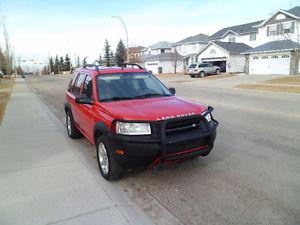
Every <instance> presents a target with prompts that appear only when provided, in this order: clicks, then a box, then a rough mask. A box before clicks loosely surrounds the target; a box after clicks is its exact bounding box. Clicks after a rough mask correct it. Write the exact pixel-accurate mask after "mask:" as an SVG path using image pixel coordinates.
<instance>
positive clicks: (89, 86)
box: [82, 75, 93, 100]
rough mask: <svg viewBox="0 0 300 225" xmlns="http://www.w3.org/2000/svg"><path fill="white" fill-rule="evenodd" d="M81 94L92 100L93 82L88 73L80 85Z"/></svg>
mask: <svg viewBox="0 0 300 225" xmlns="http://www.w3.org/2000/svg"><path fill="white" fill-rule="evenodd" d="M82 96H85V97H87V98H88V99H92V100H93V82H92V77H91V76H90V75H87V76H86V78H85V80H84V83H83V87H82Z"/></svg>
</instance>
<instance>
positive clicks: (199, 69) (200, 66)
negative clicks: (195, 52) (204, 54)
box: [188, 63, 220, 77]
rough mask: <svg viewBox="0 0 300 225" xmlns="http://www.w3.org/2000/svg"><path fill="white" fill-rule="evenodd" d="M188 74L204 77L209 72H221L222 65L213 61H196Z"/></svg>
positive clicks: (189, 68)
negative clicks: (213, 63) (219, 65)
mask: <svg viewBox="0 0 300 225" xmlns="http://www.w3.org/2000/svg"><path fill="white" fill-rule="evenodd" d="M188 74H189V75H190V76H191V77H204V76H206V75H208V74H220V67H218V66H214V65H212V64H211V63H196V64H191V65H190V66H189V67H188Z"/></svg>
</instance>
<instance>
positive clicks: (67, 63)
mask: <svg viewBox="0 0 300 225" xmlns="http://www.w3.org/2000/svg"><path fill="white" fill-rule="evenodd" d="M64 70H65V71H70V70H71V59H70V57H69V55H68V54H66V57H65V68H64Z"/></svg>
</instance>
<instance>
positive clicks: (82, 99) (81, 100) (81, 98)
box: [75, 96, 93, 105]
mask: <svg viewBox="0 0 300 225" xmlns="http://www.w3.org/2000/svg"><path fill="white" fill-rule="evenodd" d="M75 102H76V103H77V104H88V105H93V100H92V99H89V98H87V97H85V96H76V97H75Z"/></svg>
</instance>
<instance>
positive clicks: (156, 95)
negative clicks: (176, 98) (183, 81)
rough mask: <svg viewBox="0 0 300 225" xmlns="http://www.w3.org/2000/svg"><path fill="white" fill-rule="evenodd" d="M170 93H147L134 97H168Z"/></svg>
mask: <svg viewBox="0 0 300 225" xmlns="http://www.w3.org/2000/svg"><path fill="white" fill-rule="evenodd" d="M168 96H170V95H166V94H158V93H151V94H150V93H149V94H145V95H138V96H135V97H134V98H136V99H141V98H151V97H168Z"/></svg>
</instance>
